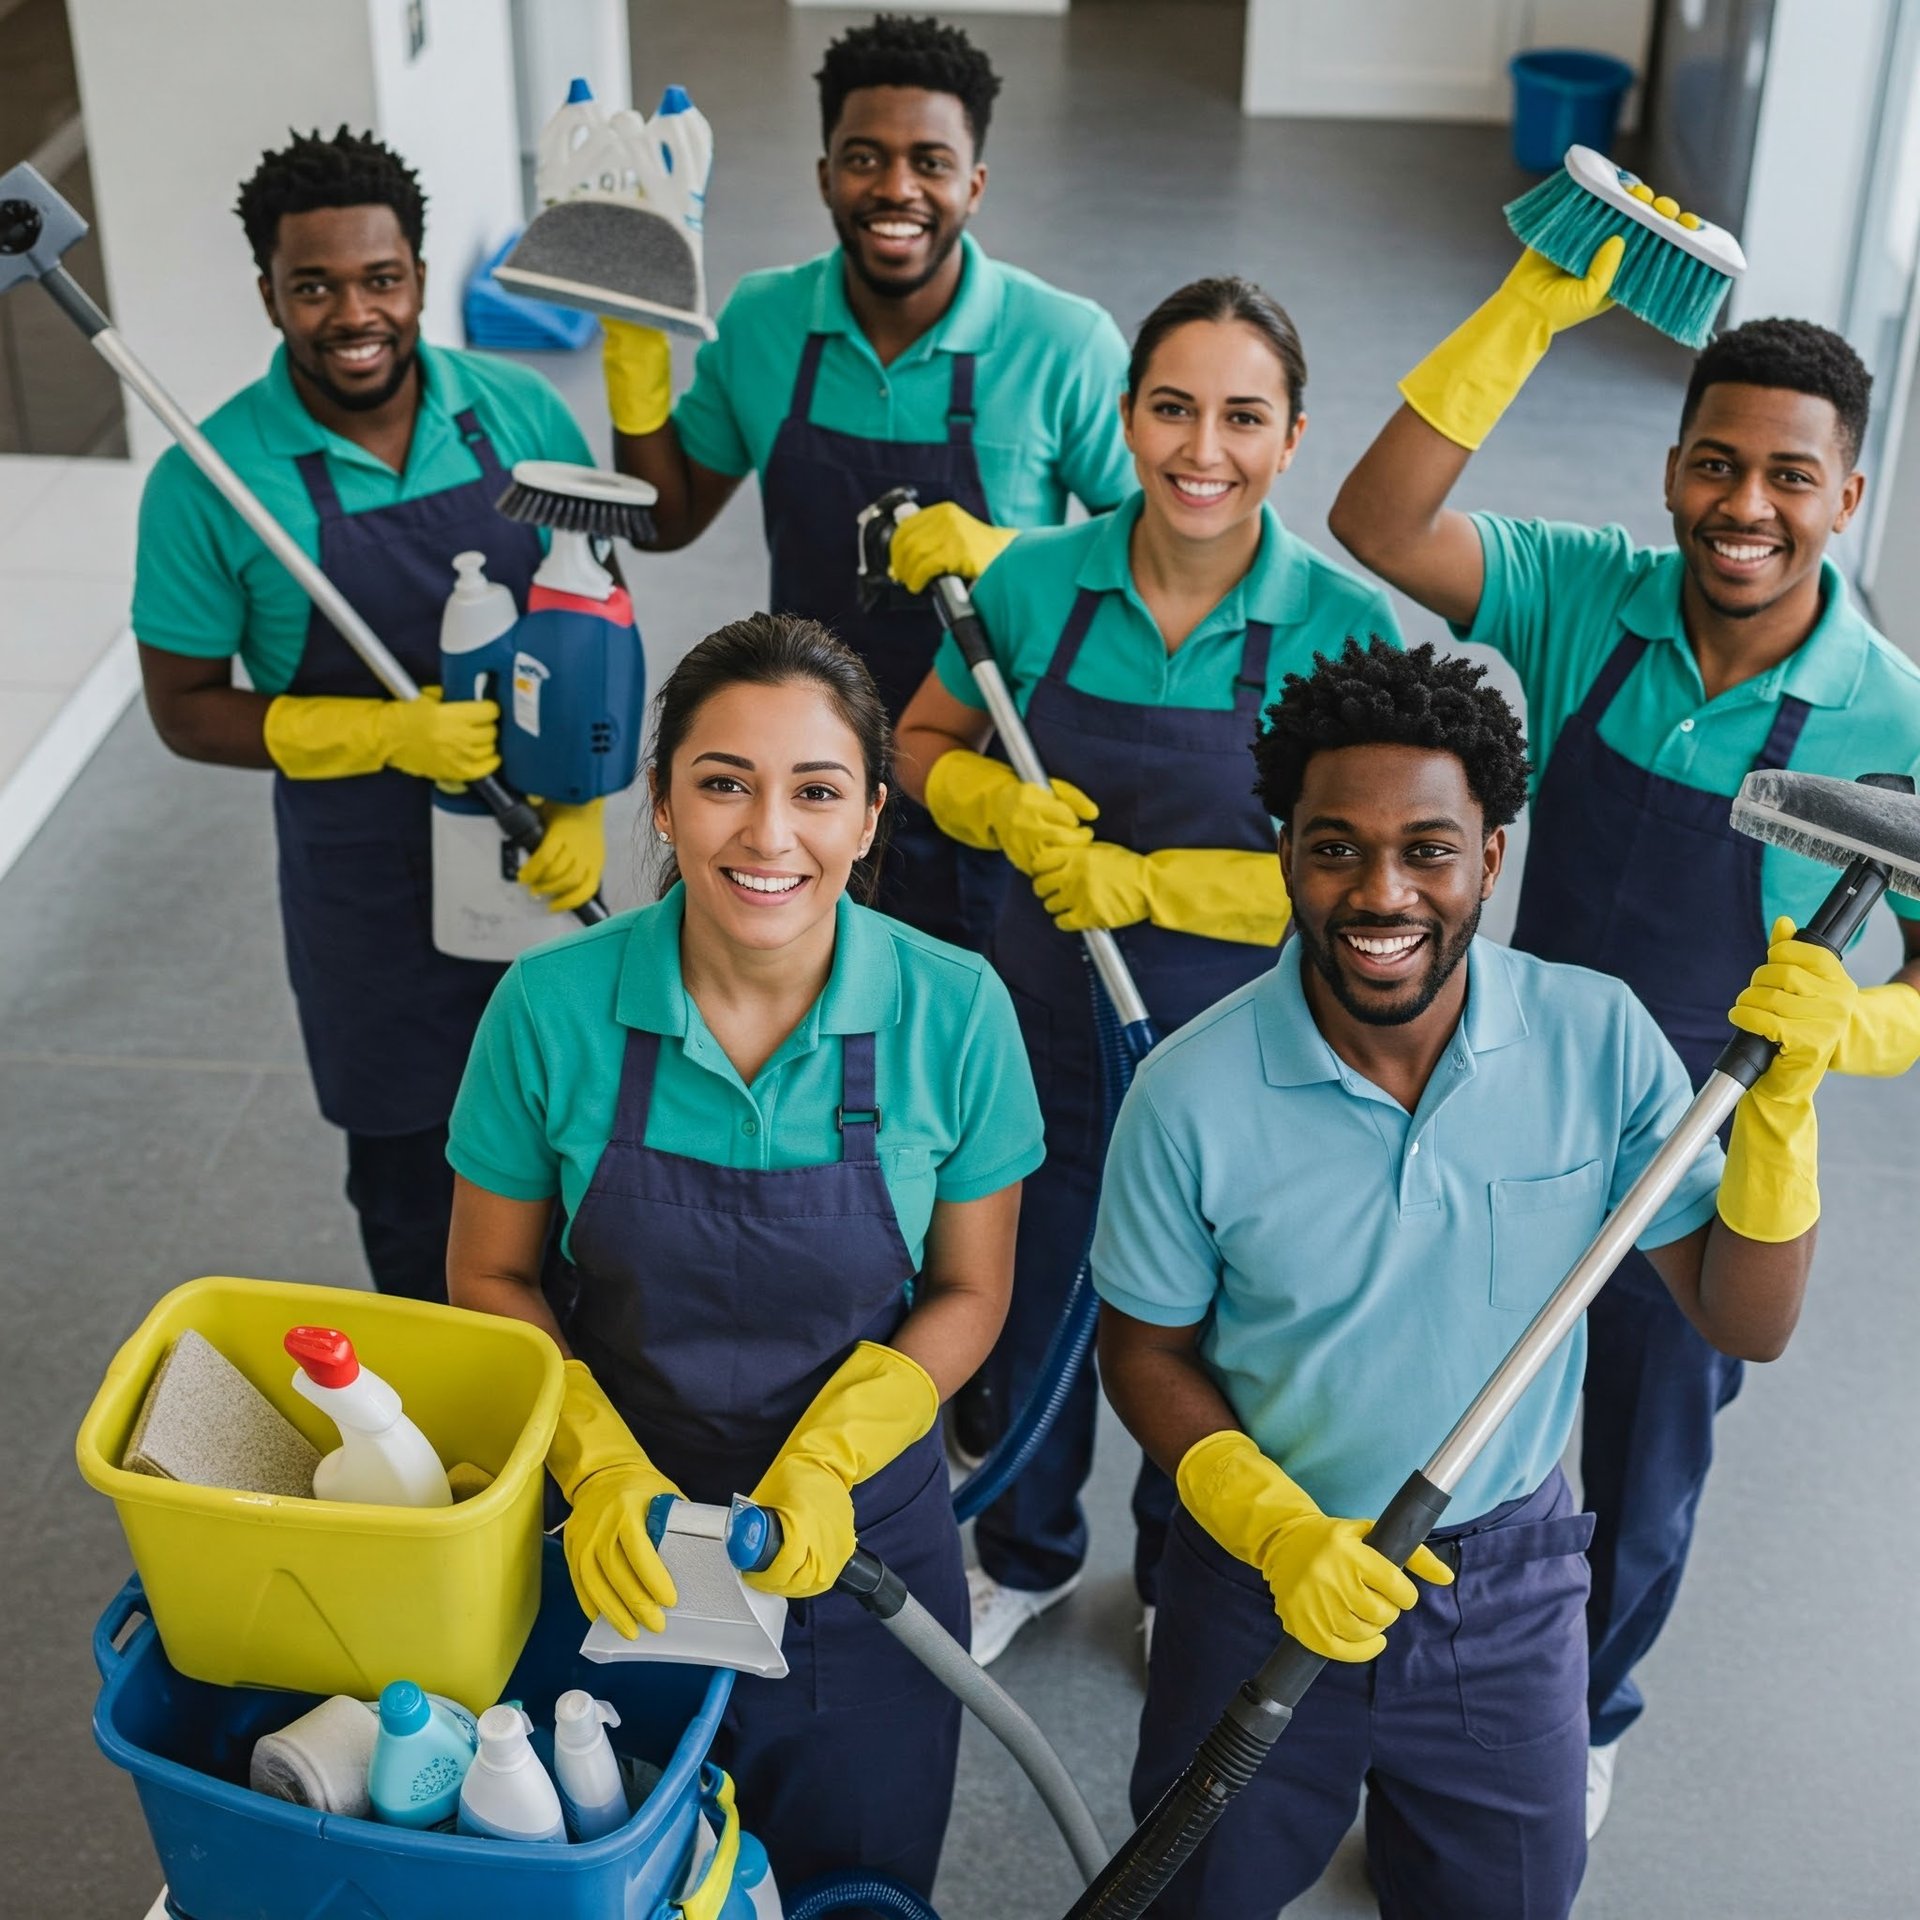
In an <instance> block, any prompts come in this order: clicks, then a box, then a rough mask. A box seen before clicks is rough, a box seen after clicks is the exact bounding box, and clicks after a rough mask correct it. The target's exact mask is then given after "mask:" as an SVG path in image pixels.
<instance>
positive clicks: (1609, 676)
mask: <svg viewBox="0 0 1920 1920" xmlns="http://www.w3.org/2000/svg"><path fill="white" fill-rule="evenodd" d="M1646 650H1647V642H1646V640H1645V639H1644V638H1643V637H1642V636H1641V635H1640V634H1637V633H1623V634H1622V635H1621V636H1620V638H1619V640H1618V642H1617V643H1616V644H1615V646H1614V649H1613V651H1612V652H1611V653H1610V654H1608V655H1607V657H1606V659H1605V661H1604V662H1603V663H1602V665H1601V668H1600V671H1599V672H1598V673H1597V674H1596V675H1595V676H1594V680H1593V685H1592V686H1590V687H1589V688H1588V689H1587V692H1586V697H1585V698H1584V699H1583V700H1582V701H1581V702H1580V704H1579V705H1578V706H1577V707H1575V708H1574V710H1573V718H1574V719H1576V720H1584V721H1585V722H1586V723H1587V725H1588V726H1590V727H1595V728H1597V727H1598V726H1599V725H1600V716H1601V715H1602V714H1604V713H1605V712H1606V710H1607V709H1608V708H1609V707H1610V706H1612V705H1613V696H1614V695H1615V694H1616V693H1618V692H1619V691H1620V689H1621V688H1622V687H1624V686H1625V685H1626V684H1627V675H1628V674H1630V673H1631V672H1632V671H1633V670H1634V668H1635V667H1637V666H1638V665H1639V664H1640V659H1641V656H1642V655H1643V654H1644V653H1645V652H1646Z"/></svg>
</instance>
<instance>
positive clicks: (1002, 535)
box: [887, 500, 1020, 593]
mask: <svg viewBox="0 0 1920 1920" xmlns="http://www.w3.org/2000/svg"><path fill="white" fill-rule="evenodd" d="M1019 532H1020V529H1019V528H1018V527H994V526H989V525H988V524H987V522H986V521H984V520H976V519H975V518H974V517H973V515H972V514H970V513H969V512H968V511H967V510H966V508H965V507H963V506H960V505H959V504H958V503H957V502H955V501H952V500H942V501H941V502H940V503H939V504H938V505H937V506H931V507H923V508H922V509H921V510H920V512H918V513H916V514H910V515H909V516H908V517H907V518H906V519H905V520H903V521H902V522H901V523H900V529H899V531H898V532H897V533H895V535H894V536H893V551H892V552H891V553H890V554H889V555H888V556H887V571H888V572H889V573H890V574H892V576H893V577H894V579H896V580H898V581H899V582H900V584H901V585H902V586H903V587H905V588H906V590H907V591H908V592H909V593H924V592H926V590H927V586H928V583H929V582H930V581H931V580H932V579H933V578H934V577H935V575H937V574H942V573H957V574H958V575H959V576H960V578H961V579H962V580H977V579H979V577H980V576H981V575H982V574H983V573H985V572H986V570H987V569H988V568H989V567H990V566H992V565H993V563H994V562H995V561H996V560H997V559H999V557H1000V556H1001V555H1002V554H1003V553H1005V552H1006V550H1007V549H1008V548H1009V547H1010V546H1012V545H1013V543H1014V540H1015V539H1016V538H1017V537H1018V535H1019Z"/></svg>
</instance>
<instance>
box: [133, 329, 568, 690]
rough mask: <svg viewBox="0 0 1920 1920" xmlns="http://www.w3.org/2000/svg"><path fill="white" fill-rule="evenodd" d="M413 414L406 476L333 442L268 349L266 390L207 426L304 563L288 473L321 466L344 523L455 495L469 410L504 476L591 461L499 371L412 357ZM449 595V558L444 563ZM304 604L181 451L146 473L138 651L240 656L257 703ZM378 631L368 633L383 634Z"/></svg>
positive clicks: (256, 386)
mask: <svg viewBox="0 0 1920 1920" xmlns="http://www.w3.org/2000/svg"><path fill="white" fill-rule="evenodd" d="M420 370H421V374H422V376H423V377H422V383H421V397H420V414H419V418H418V419H417V420H416V421H415V422H414V429H413V443H412V445H411V446H410V447H409V448H408V449H407V466H406V471H405V472H404V473H395V472H394V470H393V469H392V468H391V467H389V466H387V465H386V464H385V463H384V462H382V461H380V460H377V459H376V458H375V457H374V456H373V455H372V454H370V453H369V452H367V450H366V449H365V448H364V447H359V446H355V445H354V443H353V442H352V441H351V440H345V439H342V438H341V436H340V435H339V434H337V433H331V432H329V431H328V430H327V429H326V428H325V427H323V426H322V425H321V424H320V422H319V421H317V420H316V419H315V418H314V417H313V415H312V414H310V413H309V412H308V411H307V410H306V407H305V406H304V405H303V404H302V403H301V400H300V395H299V393H298V391H297V390H296V389H295V387H294V384H293V376H292V374H290V373H289V372H288V370H287V350H286V348H285V347H284V346H281V347H279V348H277V349H276V350H275V353H274V356H273V364H272V365H271V366H270V367H269V368H268V369H267V372H266V375H265V377H264V378H262V379H259V380H256V381H255V382H254V383H253V385H252V386H250V387H245V388H242V390H241V391H240V392H239V393H237V394H235V395H234V397H233V398H232V399H231V400H229V401H228V402H227V403H226V405H225V406H223V407H222V408H221V409H220V410H219V411H218V412H217V413H215V414H214V415H213V416H212V417H211V418H210V419H208V420H207V421H205V422H204V424H203V430H204V431H205V433H206V436H207V438H208V439H209V440H211V441H212V442H213V444H214V446H215V448H216V449H217V450H218V451H219V452H220V453H221V454H223V455H224V456H225V458H226V461H227V464H228V465H229V466H231V467H232V468H233V470H234V471H235V472H236V473H237V474H239V476H240V478H241V479H242V480H244V481H245V482H246V483H247V485H248V486H249V487H251V488H252V489H253V491H254V492H255V493H256V494H257V495H258V496H259V498H260V500H261V502H262V503H263V504H264V505H265V507H266V509H267V511H268V512H269V513H270V514H272V515H273V517H274V518H275V519H276V520H278V521H279V522H280V524H281V525H282V526H283V527H285V528H286V530H287V531H288V532H289V533H290V534H292V535H293V537H294V539H295V540H296V541H298V542H299V544H300V546H301V547H302V548H303V549H304V550H305V551H306V552H307V553H308V554H309V555H311V556H312V558H313V559H314V560H316V561H317V560H318V559H319V558H320V516H319V515H318V514H317V513H316V512H315V511H314V509H313V504H312V502H311V501H310V500H309V499H308V498H307V490H306V487H305V486H304V485H303V484H302V482H301V479H300V475H299V473H298V472H297V471H296V469H295V467H294V461H295V460H297V459H298V458H299V457H300V456H301V455H302V454H306V453H324V454H325V455H326V458H327V472H328V475H329V476H330V477H331V479H332V481H333V484H334V489H335V491H336V492H337V493H338V494H339V496H340V506H341V510H342V511H343V512H346V513H365V512H368V511H370V510H371V509H373V508H376V507H391V506H394V505H397V504H398V503H399V502H401V501H403V500H418V499H421V498H423V497H424V496H425V495H427V494H431V493H442V492H444V491H445V490H446V489H447V488H448V487H457V486H464V485H466V484H467V483H468V482H469V481H472V480H477V479H478V478H479V477H480V463H479V461H478V460H476V459H475V458H474V455H473V452H472V450H471V449H470V448H469V447H468V446H467V444H466V442H465V441H464V440H463V439H462V438H461V437H460V430H459V429H458V428H457V427H456V426H455V425H454V415H455V414H458V413H462V412H464V411H465V410H466V409H467V408H469V407H471V408H472V409H473V410H474V412H475V413H476V414H477V415H478V416H479V420H480V424H481V425H482V426H483V427H484V428H485V429H486V431H487V436H488V438H489V439H491V440H492V442H493V449H494V453H495V454H496V456H497V457H498V458H499V460H500V463H501V464H502V465H503V466H511V465H512V464H513V463H514V462H515V461H516V460H570V461H576V462H579V463H582V464H586V465H591V464H592V461H593V456H592V454H591V453H590V452H589V450H588V447H587V441H586V436H585V435H584V434H583V433H582V432H581V431H580V427H579V424H578V422H576V421H575V419H574V417H573V415H572V414H571V413H569V412H568V411H567V404H566V402H565V401H564V400H562V399H561V398H560V395H559V393H558V392H557V391H556V390H555V389H554V388H553V386H552V385H551V384H550V383H549V382H548V381H547V380H546V379H545V378H544V377H543V376H541V375H540V374H537V373H534V372H533V371H531V369H529V368H526V367H521V366H516V365H515V364H514V363H513V362H512V361H509V360H494V359H489V358H488V357H487V356H486V355H485V354H479V353H460V352H456V351H454V350H452V349H450V348H446V347H430V346H428V345H427V344H426V342H425V341H422V342H421V344H420ZM447 591H448V592H449V593H451V592H452V591H453V555H452V554H448V555H447ZM311 609H312V602H311V601H309V600H308V598H307V596H306V595H305V593H303V592H302V591H301V590H300V588H299V587H298V586H297V585H296V584H295V582H294V579H293V576H292V575H291V574H290V573H288V571H287V570H286V568H285V567H283V566H282V565H281V564H280V562H279V561H278V560H276V559H275V558H274V557H273V555H272V554H271V553H269V552H268V551H267V548H266V547H265V545H264V544H263V543H262V541H261V539H260V536H259V535H258V534H256V533H255V532H254V531H253V530H252V528H250V527H249V526H248V525H247V524H246V522H245V521H244V520H242V519H241V518H240V516H239V515H238V514H237V513H235V512H234V510H233V509H232V508H231V507H230V506H228V505H227V503H226V501H224V500H223V499H222V498H221V497H220V496H219V494H218V493H216V492H215V491H214V488H213V484H212V482H211V481H209V480H208V479H207V478H206V477H205V476H204V475H203V474H202V473H201V472H200V470H199V468H197V467H196V466H194V464H193V463H192V461H190V460H189V459H188V458H187V456H186V454H185V453H184V452H183V451H182V450H181V449H180V448H179V447H172V448H169V449H168V450H167V452H165V453H163V454H162V455H161V456H160V458H159V460H157V461H156V462H155V463H154V468H153V471H152V473H150V474H149V475H148V476H147V485H146V490H145V492H144V493H143V494H142V495H141V497H140V545H139V556H138V559H137V561H136V564H135V571H134V583H133V630H134V633H135V634H136V635H137V636H138V638H139V639H140V640H142V641H143V642H144V643H145V644H146V645H147V646H150V647H159V648H161V649H163V650H164V651H165V652H168V653H185V654H192V655H194V656H195V657H196V658H199V659H208V660H217V659H222V658H224V657H225V656H227V655H229V654H235V653H237V654H238V655H239V656H240V659H241V662H242V664H243V665H244V666H245V668H246V670H247V676H248V678H249V679H250V680H251V681H252V682H253V684H254V685H255V686H256V687H257V688H258V689H259V690H260V691H261V692H262V693H283V692H285V690H286V688H287V687H288V685H289V684H290V683H291V682H292V680H293V676H294V673H295V672H296V670H297V669H298V668H299V665H300V657H301V655H302V654H303V653H304V652H305V651H306V644H307V621H308V618H309V616H310V613H311ZM379 624H380V623H379V621H378V620H377V619H376V620H375V621H374V628H375V630H376V631H378V629H379Z"/></svg>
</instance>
